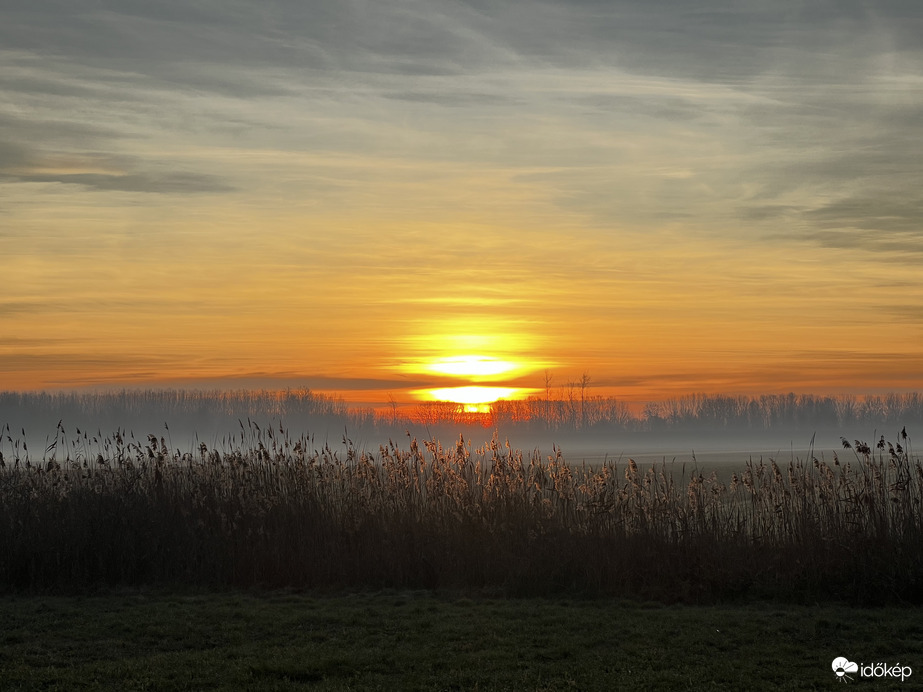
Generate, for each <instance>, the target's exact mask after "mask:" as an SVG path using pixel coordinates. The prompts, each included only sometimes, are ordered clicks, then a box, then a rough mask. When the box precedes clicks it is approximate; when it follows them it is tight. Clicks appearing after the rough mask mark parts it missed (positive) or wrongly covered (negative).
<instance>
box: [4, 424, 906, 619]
mask: <svg viewBox="0 0 923 692" xmlns="http://www.w3.org/2000/svg"><path fill="white" fill-rule="evenodd" d="M4 434H5V438H4V439H5V441H6V447H5V449H6V450H7V453H6V455H5V456H4V457H3V458H2V460H0V463H2V465H3V468H2V470H0V527H2V531H0V556H2V557H0V587H2V588H3V589H5V590H14V591H21V590H29V591H32V590H46V589H56V590H61V589H63V590H74V589H84V588H88V587H89V588H92V587H97V586H115V585H129V586H132V585H135V586H136V585H145V584H161V585H176V584H184V585H193V586H206V587H273V588H274V587H295V588H318V587H335V588H360V589H366V588H367V589H378V588H412V589H453V590H470V591H476V592H478V593H482V594H483V593H493V594H498V595H500V594H502V595H514V596H523V595H542V596H545V595H554V594H562V593H568V594H584V595H619V596H629V597H637V598H642V599H655V600H661V601H688V602H701V601H713V600H715V599H723V598H736V597H740V596H745V595H751V596H752V595H756V596H770V597H776V598H785V599H795V600H803V599H811V600H816V599H837V600H846V601H849V602H853V603H861V604H875V603H883V602H907V601H910V602H921V601H923V555H921V553H920V551H919V545H920V541H921V538H923V507H921V502H920V500H921V497H923V465H921V463H920V461H919V460H917V459H915V458H914V457H913V455H912V454H911V453H910V449H909V441H908V440H907V438H906V434H904V435H902V436H901V438H900V440H899V442H898V443H896V444H894V443H888V442H886V441H885V440H884V438H882V439H880V440H879V441H877V443H876V444H875V446H874V448H872V447H870V446H869V445H867V444H865V443H862V442H859V441H857V442H856V443H855V445H852V444H849V443H847V445H848V447H849V450H848V452H847V453H848V454H849V456H850V458H849V459H848V460H845V459H844V460H843V461H841V460H840V459H839V458H835V459H834V460H833V462H832V463H826V462H824V461H820V460H817V459H814V458H810V459H807V460H804V461H801V460H793V461H792V462H790V463H788V464H785V465H782V466H780V465H778V464H777V463H775V462H774V461H771V460H770V461H769V462H768V463H764V462H762V461H759V462H753V461H750V462H747V464H746V466H745V467H744V468H742V470H741V472H740V473H738V474H735V475H734V476H733V477H732V478H731V479H730V480H729V482H723V481H721V480H719V479H718V478H717V477H715V476H709V477H706V476H704V475H702V474H700V473H699V472H698V471H696V470H694V469H693V470H689V469H686V470H680V471H677V472H674V471H673V470H671V469H670V468H668V467H667V466H661V465H658V466H655V467H652V468H648V469H641V468H639V467H638V466H637V465H636V464H635V463H634V462H633V461H630V460H629V461H628V462H627V463H626V464H617V463H615V462H606V463H604V464H602V465H598V466H594V467H588V466H572V465H570V464H568V463H567V462H566V460H565V459H564V458H563V456H562V455H561V453H560V452H559V453H557V454H555V455H552V456H549V457H542V456H541V455H539V454H538V453H533V454H531V455H529V454H524V453H523V452H521V451H518V450H515V449H512V448H511V447H510V446H509V445H504V444H502V443H501V442H500V441H499V440H498V439H496V438H494V439H493V440H491V441H490V442H489V443H487V444H485V445H483V446H481V447H475V448H472V446H471V444H470V443H468V442H466V441H465V440H464V439H461V438H459V440H458V441H457V442H456V443H455V444H453V445H451V446H443V445H441V444H440V443H438V442H436V441H427V442H424V443H422V444H421V443H418V442H417V441H416V440H413V439H410V440H408V442H407V444H406V446H404V447H402V446H400V445H397V444H395V443H391V444H389V445H387V446H383V447H381V448H380V449H379V451H378V452H377V453H367V452H360V451H358V450H356V449H355V448H354V447H353V446H352V445H351V444H349V442H348V440H347V441H346V442H347V447H346V451H345V452H344V453H338V452H334V451H332V450H331V449H330V448H329V447H323V448H322V449H319V450H313V451H309V450H310V449H311V445H312V441H311V439H310V438H308V437H305V436H302V437H300V438H297V439H294V438H292V437H290V436H289V435H288V434H287V433H286V431H285V430H282V429H272V428H269V429H263V428H260V427H259V426H258V425H256V424H255V423H251V424H250V425H249V426H246V427H245V426H243V424H242V425H241V433H240V435H239V436H237V437H234V438H231V439H229V440H228V441H226V442H225V445H224V449H221V450H215V449H209V448H208V447H206V446H205V445H204V444H202V445H200V446H199V448H198V449H197V450H195V451H194V452H187V453H180V452H179V451H174V450H171V449H170V446H169V445H168V444H167V441H166V440H165V439H164V438H163V437H161V438H159V439H158V438H157V437H156V436H154V435H149V436H148V437H147V439H146V440H135V439H133V438H131V437H127V436H126V434H125V433H123V432H121V431H119V432H116V433H115V434H114V435H113V436H111V437H109V438H105V439H101V436H95V437H94V436H90V435H88V434H87V433H86V432H79V431H78V434H77V436H76V437H73V438H72V439H70V440H68V437H67V435H66V432H65V430H64V428H63V426H59V429H58V435H57V438H56V439H55V441H54V442H53V443H52V444H50V445H49V446H48V448H47V449H46V451H45V454H44V456H43V458H42V460H41V461H34V460H30V459H28V458H26V457H24V456H22V455H21V452H20V449H19V448H18V447H17V446H16V445H15V443H14V442H13V440H12V438H11V436H10V434H9V430H6V431H5V433H4ZM844 457H845V453H844Z"/></svg>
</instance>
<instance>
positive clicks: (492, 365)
mask: <svg viewBox="0 0 923 692" xmlns="http://www.w3.org/2000/svg"><path fill="white" fill-rule="evenodd" d="M425 367H426V369H427V370H429V371H430V372H434V373H438V374H440V375H452V376H454V377H493V376H495V375H502V374H505V373H509V372H511V371H513V370H516V369H517V368H521V367H522V366H521V365H519V364H518V363H514V362H512V361H509V360H500V359H498V358H492V357H490V356H477V355H472V356H453V357H447V358H437V359H436V360H434V361H432V362H431V363H428V364H427V365H426V366H425Z"/></svg>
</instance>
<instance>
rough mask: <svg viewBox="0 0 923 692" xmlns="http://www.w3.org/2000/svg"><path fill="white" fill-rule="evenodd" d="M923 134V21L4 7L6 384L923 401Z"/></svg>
mask: <svg viewBox="0 0 923 692" xmlns="http://www.w3.org/2000/svg"><path fill="white" fill-rule="evenodd" d="M921 142H923V7H921V6H920V4H919V2H918V1H917V0H904V1H892V0H870V1H867V2H859V1H857V0H836V1H835V2H834V1H832V0H831V1H824V0H817V1H814V2H804V1H803V0H742V1H741V2H736V3H727V2H725V1H724V0H720V1H719V0H704V1H700V2H695V3H692V2H686V1H680V0H664V1H663V2H651V1H640V0H637V1H634V0H632V1H626V0H623V1H607V2H602V1H601V0H595V1H594V0H530V1H528V2H526V1H524V0H491V1H490V2H488V1H486V0H471V1H462V0H455V1H448V0H420V1H405V0H336V1H331V2H315V1H305V0H260V1H256V0H247V1H244V0H238V1H233V0H220V1H219V0H198V1H194V0H144V1H143V2H142V1H140V0H119V1H118V2H116V1H107V0H66V1H64V0H43V1H42V2H35V1H34V0H29V1H21V0H4V2H3V3H2V4H0V389H2V390H42V389H44V390H52V389H67V388H74V387H81V388H83V387H90V388H119V387H123V386H130V387H135V386H145V387H147V386H150V387H163V386H171V387H172V386H186V387H201V388H211V387H232V388H239V387H276V386H278V387H285V386H308V387H310V388H312V389H314V390H316V391H323V392H329V393H335V394H338V395H340V396H343V397H344V398H345V399H347V400H348V401H355V402H372V403H376V402H377V403H381V402H387V401H392V400H393V401H397V402H411V401H417V400H425V399H427V398H453V397H455V398H454V399H453V400H461V399H463V398H465V397H466V396H467V397H468V398H471V399H472V400H475V399H478V398H479V397H480V398H490V397H494V398H495V397H496V396H510V397H516V396H523V395H526V394H529V393H539V394H541V395H543V394H544V392H545V391H546V385H548V384H550V385H551V386H552V387H562V386H566V385H567V383H569V382H578V381H580V379H581V378H582V377H584V376H586V377H588V378H589V382H590V387H591V391H592V392H593V393H594V394H599V395H605V396H616V397H619V398H622V399H625V400H629V401H645V400H656V399H663V398H669V397H675V396H681V395H683V394H686V393H692V392H700V393H720V394H759V393H776V392H789V391H795V392H803V393H817V394H823V393H865V392H884V391H903V390H914V389H919V388H923V347H921V344H923V272H921V265H923V160H921V157H920V143H921ZM456 387H494V388H496V389H492V390H490V391H488V392H486V393H485V390H472V389H466V390H458V389H454V388H456ZM433 389H438V390H440V391H441V394H440V395H435V394H433V392H432V390H433ZM442 390H447V391H442ZM452 392H455V393H454V394H453V393H452Z"/></svg>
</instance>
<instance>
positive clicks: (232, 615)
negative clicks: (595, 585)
mask: <svg viewBox="0 0 923 692" xmlns="http://www.w3.org/2000/svg"><path fill="white" fill-rule="evenodd" d="M840 656H843V657H846V658H848V659H849V660H850V661H854V662H856V663H858V664H860V665H861V664H863V663H864V664H871V663H887V664H888V665H889V666H891V667H893V666H895V665H897V664H900V665H901V666H909V667H910V669H911V670H912V671H913V672H912V674H911V676H910V677H909V678H907V679H905V680H904V681H903V682H902V681H900V680H899V679H895V678H893V677H878V678H869V677H863V676H862V675H861V674H859V673H854V674H852V676H851V677H852V680H851V681H850V682H851V683H853V685H854V686H855V688H856V689H874V690H884V689H904V690H906V689H913V688H917V689H919V688H920V682H921V681H923V608H900V607H889V608H879V609H858V608H851V607H848V606H841V605H805V606H800V605H789V604H776V603H767V602H752V603H748V604H744V605H716V606H664V605H659V604H643V603H636V602H625V601H617V600H577V599H570V600H565V599H560V600H539V599H522V600H511V599H492V598H489V597H486V596H479V597H475V598H469V597H463V596H458V595H433V594H430V593H424V592H378V593H361V594H349V595H344V594H317V593H314V594H300V593H283V592H276V593H243V592H236V593H217V594H212V593H201V592H196V593H186V594H181V593H173V592H163V591H160V592H158V591H140V592H139V591H131V592H120V593H116V594H107V595H101V596H66V597H65V596H6V597H2V598H0V690H95V689H111V690H290V689H311V690H389V691H391V690H568V689H573V690H611V689H619V690H625V689H641V690H643V689H648V690H664V689H666V690H669V689H729V690H744V689H781V690H805V689H808V690H809V689H818V690H827V689H837V688H838V685H837V682H838V679H837V677H836V675H835V674H834V672H833V669H832V667H831V662H832V661H833V659H834V658H837V657H840ZM880 670H882V669H881V668H879V671H880Z"/></svg>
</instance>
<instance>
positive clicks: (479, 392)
mask: <svg viewBox="0 0 923 692" xmlns="http://www.w3.org/2000/svg"><path fill="white" fill-rule="evenodd" d="M534 391H535V390H533V389H530V388H528V387H480V386H476V385H470V386H466V387H436V388H433V389H421V390H418V391H417V392H416V394H417V396H419V397H420V398H422V399H424V400H428V401H452V402H454V403H457V404H464V405H465V406H466V410H467V407H468V406H481V405H485V404H492V403H494V402H495V401H497V400H498V399H522V398H525V397H527V396H528V395H529V394H531V393H532V392H534Z"/></svg>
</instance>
